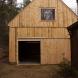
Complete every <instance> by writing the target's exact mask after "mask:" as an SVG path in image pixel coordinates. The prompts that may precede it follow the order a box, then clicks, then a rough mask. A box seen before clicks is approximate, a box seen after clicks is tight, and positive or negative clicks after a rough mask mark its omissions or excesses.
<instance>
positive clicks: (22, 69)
mask: <svg viewBox="0 0 78 78" xmlns="http://www.w3.org/2000/svg"><path fill="white" fill-rule="evenodd" d="M57 69H58V68H57V65H31V66H28V65H19V66H18V65H10V64H0V78H57V77H55V76H54V75H55V74H56V71H57Z"/></svg>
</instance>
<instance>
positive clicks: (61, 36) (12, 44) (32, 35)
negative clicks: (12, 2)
mask: <svg viewBox="0 0 78 78" xmlns="http://www.w3.org/2000/svg"><path fill="white" fill-rule="evenodd" d="M41 8H55V20H52V21H42V20H41ZM76 21H77V16H76V15H75V13H73V12H72V11H71V10H70V9H69V8H68V7H67V6H66V5H65V4H64V3H63V2H62V1H61V0H46V1H45V0H33V1H32V2H31V3H30V4H29V5H28V6H27V7H26V8H24V9H23V10H22V12H20V13H19V14H18V15H17V16H16V17H15V18H14V19H13V20H12V21H11V22H10V23H9V26H10V31H9V60H10V62H16V61H17V54H16V53H17V51H18V50H17V47H16V46H18V44H17V41H18V40H19V39H40V41H41V64H56V63H59V62H60V61H62V60H63V57H65V58H67V59H69V60H70V57H71V54H70V37H69V33H68V31H67V26H69V25H71V24H72V23H74V22H76Z"/></svg>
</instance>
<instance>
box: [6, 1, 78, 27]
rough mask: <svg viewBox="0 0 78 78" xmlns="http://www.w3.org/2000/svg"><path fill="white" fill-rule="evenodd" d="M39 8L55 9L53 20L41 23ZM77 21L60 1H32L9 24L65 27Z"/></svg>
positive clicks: (74, 15)
mask: <svg viewBox="0 0 78 78" xmlns="http://www.w3.org/2000/svg"><path fill="white" fill-rule="evenodd" d="M41 8H53V9H55V20H52V21H42V20H41ZM76 21H77V16H76V14H75V13H74V12H73V11H72V10H70V9H69V8H68V7H67V6H66V5H65V4H64V3H63V2H62V1H61V0H46V1H45V0H33V1H32V2H31V3H30V4H29V5H28V6H27V7H25V8H24V9H23V10H22V11H21V12H20V13H19V14H18V15H17V16H16V17H15V18H14V19H13V20H12V21H11V22H10V23H9V24H8V26H11V27H44V26H45V27H67V26H69V25H71V24H72V23H74V22H76Z"/></svg>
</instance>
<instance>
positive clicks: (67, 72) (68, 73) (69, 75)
mask: <svg viewBox="0 0 78 78" xmlns="http://www.w3.org/2000/svg"><path fill="white" fill-rule="evenodd" d="M58 66H59V68H60V69H59V71H58V72H57V73H58V74H59V75H60V76H62V77H64V78H75V77H77V76H78V70H76V69H75V68H74V67H72V66H71V63H70V62H69V61H68V60H66V59H64V61H63V62H61V63H60V64H59V65H58Z"/></svg>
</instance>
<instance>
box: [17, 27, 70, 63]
mask: <svg viewBox="0 0 78 78" xmlns="http://www.w3.org/2000/svg"><path fill="white" fill-rule="evenodd" d="M20 39H21V40H32V39H33V40H35V39H36V40H40V42H41V64H58V63H60V62H61V61H63V58H64V57H65V58H67V59H68V60H71V53H70V37H69V35H68V31H67V29H66V28H47V27H46V28H45V27H42V28H40V27H38V28H37V27H35V28H33V27H32V28H30V27H29V28H17V40H18V41H19V40H20ZM60 46H61V47H60ZM54 59H55V60H54Z"/></svg>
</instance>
